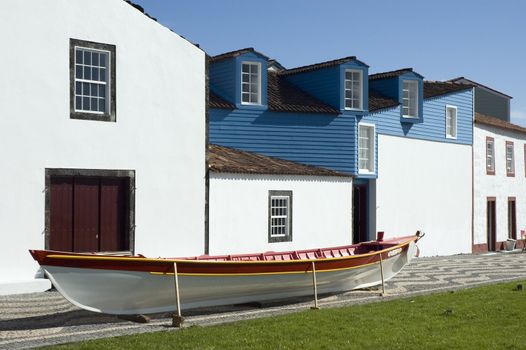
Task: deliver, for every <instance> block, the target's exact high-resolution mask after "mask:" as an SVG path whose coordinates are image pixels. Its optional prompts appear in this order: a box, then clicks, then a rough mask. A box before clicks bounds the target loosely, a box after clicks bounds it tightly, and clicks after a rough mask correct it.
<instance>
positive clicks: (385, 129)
mask: <svg viewBox="0 0 526 350" xmlns="http://www.w3.org/2000/svg"><path fill="white" fill-rule="evenodd" d="M472 99H473V92H472V90H464V91H460V92H454V93H450V94H447V95H441V96H437V97H433V98H428V99H425V100H424V106H423V111H424V122H423V123H420V124H408V123H401V122H400V107H397V108H391V109H387V110H384V111H380V112H377V113H371V114H369V115H367V116H364V117H363V118H362V120H363V121H366V122H370V123H374V124H376V132H377V133H378V134H384V135H392V136H403V137H408V138H415V139H421V140H432V141H440V142H449V143H458V144H466V145H470V144H472V143H473V126H472V125H473V121H472V118H473V100H472ZM446 105H451V106H455V107H457V138H456V139H447V138H446Z"/></svg>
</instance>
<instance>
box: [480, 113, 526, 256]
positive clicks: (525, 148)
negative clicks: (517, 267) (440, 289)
mask: <svg viewBox="0 0 526 350" xmlns="http://www.w3.org/2000/svg"><path fill="white" fill-rule="evenodd" d="M473 153H474V171H473V174H474V181H473V185H474V189H475V191H474V199H473V202H474V223H473V227H474V229H473V252H474V253H478V252H486V251H495V250H501V249H505V248H506V247H505V243H506V241H507V240H508V239H510V238H511V239H521V238H522V237H521V236H522V234H523V233H524V231H525V230H526V172H525V171H526V168H525V166H526V165H525V159H526V128H523V127H520V126H518V125H514V124H511V123H509V122H507V121H504V120H502V119H498V118H495V117H489V116H485V115H482V114H478V113H477V114H476V116H475V127H474V142H473ZM523 242H524V241H519V244H518V245H519V246H521V247H522V245H523Z"/></svg>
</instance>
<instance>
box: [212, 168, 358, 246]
mask: <svg viewBox="0 0 526 350" xmlns="http://www.w3.org/2000/svg"><path fill="white" fill-rule="evenodd" d="M269 190H290V191H292V192H293V194H292V202H293V208H292V220H293V222H292V242H280V243H268V191H269ZM351 211H352V178H342V177H314V176H288V175H287V176H285V175H279V176H277V175H240V174H221V173H211V174H210V216H209V218H210V231H209V237H210V254H238V253H258V252H265V251H282V250H292V249H308V248H322V247H330V246H337V245H344V244H351V243H352V220H351V217H352V216H351V215H352V212H351Z"/></svg>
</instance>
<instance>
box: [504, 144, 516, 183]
mask: <svg viewBox="0 0 526 350" xmlns="http://www.w3.org/2000/svg"><path fill="white" fill-rule="evenodd" d="M506 175H507V176H515V157H514V154H513V142H511V141H506Z"/></svg>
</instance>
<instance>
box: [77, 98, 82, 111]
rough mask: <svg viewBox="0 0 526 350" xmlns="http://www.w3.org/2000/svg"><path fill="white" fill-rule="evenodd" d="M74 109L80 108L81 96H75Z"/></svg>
mask: <svg viewBox="0 0 526 350" xmlns="http://www.w3.org/2000/svg"><path fill="white" fill-rule="evenodd" d="M75 109H82V97H80V96H77V97H75Z"/></svg>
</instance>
